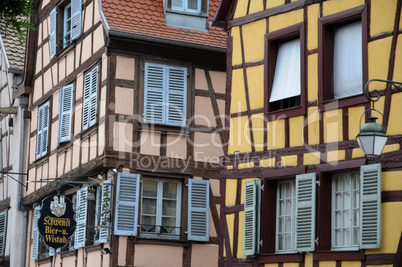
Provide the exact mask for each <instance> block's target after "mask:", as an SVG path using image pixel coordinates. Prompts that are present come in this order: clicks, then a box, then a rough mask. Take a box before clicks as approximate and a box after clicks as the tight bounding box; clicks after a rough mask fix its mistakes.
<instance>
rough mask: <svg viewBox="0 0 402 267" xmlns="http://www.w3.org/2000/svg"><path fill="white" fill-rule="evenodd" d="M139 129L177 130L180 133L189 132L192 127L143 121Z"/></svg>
mask: <svg viewBox="0 0 402 267" xmlns="http://www.w3.org/2000/svg"><path fill="white" fill-rule="evenodd" d="M138 129H139V130H147V131H151V132H153V131H156V132H165V131H168V132H175V133H180V134H186V135H187V134H189V132H190V129H189V128H188V127H186V126H173V125H167V124H153V123H147V122H141V123H140V127H139V128H138Z"/></svg>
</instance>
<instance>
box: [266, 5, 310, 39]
mask: <svg viewBox="0 0 402 267" xmlns="http://www.w3.org/2000/svg"><path fill="white" fill-rule="evenodd" d="M268 2H269V1H268ZM302 21H303V10H301V9H299V10H295V11H291V12H288V13H283V14H279V15H277V16H273V17H270V18H269V31H270V32H273V31H276V30H280V29H284V28H287V27H289V26H292V25H295V24H297V23H300V22H302Z"/></svg>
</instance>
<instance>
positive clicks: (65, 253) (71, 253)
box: [60, 249, 77, 258]
mask: <svg viewBox="0 0 402 267" xmlns="http://www.w3.org/2000/svg"><path fill="white" fill-rule="evenodd" d="M60 254H61V257H62V258H66V257H70V256H75V255H77V253H76V250H75V249H73V250H67V251H62V252H61V253H60Z"/></svg>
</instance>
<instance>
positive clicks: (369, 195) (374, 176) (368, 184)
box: [359, 164, 381, 249]
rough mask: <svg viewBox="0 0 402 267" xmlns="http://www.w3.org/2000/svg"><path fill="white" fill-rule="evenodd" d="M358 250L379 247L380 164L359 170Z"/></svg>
mask: <svg viewBox="0 0 402 267" xmlns="http://www.w3.org/2000/svg"><path fill="white" fill-rule="evenodd" d="M360 195H361V200H360V241H359V242H360V248H362V249H367V248H380V247H381V164H371V165H365V166H361V168H360Z"/></svg>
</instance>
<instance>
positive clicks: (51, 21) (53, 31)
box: [49, 8, 57, 59]
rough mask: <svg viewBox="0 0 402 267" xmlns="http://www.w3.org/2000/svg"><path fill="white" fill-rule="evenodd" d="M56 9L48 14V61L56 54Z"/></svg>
mask: <svg viewBox="0 0 402 267" xmlns="http://www.w3.org/2000/svg"><path fill="white" fill-rule="evenodd" d="M56 10H57V9H56V8H53V10H52V11H51V12H50V19H49V24H50V25H49V30H50V33H49V46H50V59H52V58H53V57H54V56H55V55H56V52H57V11H56Z"/></svg>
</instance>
